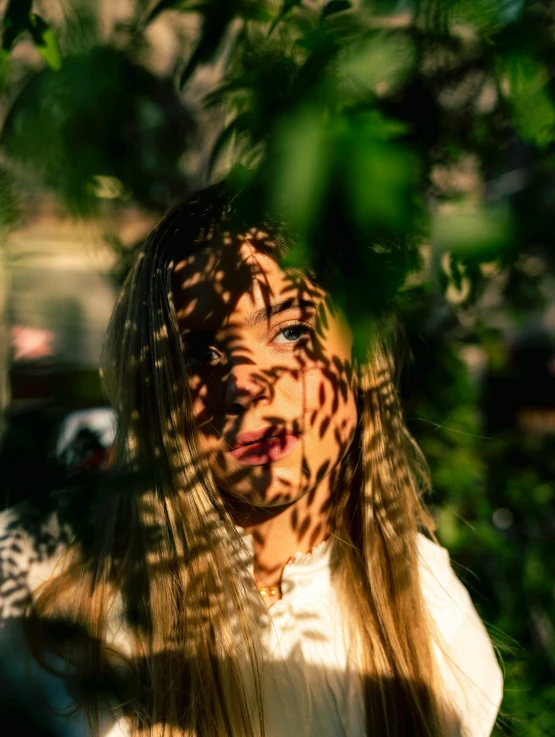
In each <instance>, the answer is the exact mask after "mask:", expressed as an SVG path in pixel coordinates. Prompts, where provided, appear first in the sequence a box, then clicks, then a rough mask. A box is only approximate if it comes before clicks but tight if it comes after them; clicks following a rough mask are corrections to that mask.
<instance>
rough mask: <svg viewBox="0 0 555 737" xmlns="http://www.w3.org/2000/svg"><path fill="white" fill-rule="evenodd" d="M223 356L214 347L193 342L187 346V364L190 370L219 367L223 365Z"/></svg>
mask: <svg viewBox="0 0 555 737" xmlns="http://www.w3.org/2000/svg"><path fill="white" fill-rule="evenodd" d="M223 360H224V356H223V354H222V353H221V352H220V351H219V350H218V349H217V348H214V346H211V345H207V344H206V343H202V342H200V341H193V342H191V343H188V344H186V346H185V362H186V364H187V366H189V367H190V368H198V367H201V366H218V365H220V364H221V363H223Z"/></svg>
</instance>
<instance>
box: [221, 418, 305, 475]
mask: <svg viewBox="0 0 555 737" xmlns="http://www.w3.org/2000/svg"><path fill="white" fill-rule="evenodd" d="M299 440H300V437H299V436H298V435H294V434H293V433H291V432H289V431H287V430H286V429H285V428H283V427H281V428H279V427H263V428H262V429H260V430H256V431H255V432H244V433H241V434H240V435H238V436H237V438H236V440H235V443H234V444H233V447H232V448H231V450H230V451H229V454H230V455H231V456H233V458H234V459H235V460H236V461H238V462H239V463H243V464H245V465H248V466H262V465H264V464H266V463H272V462H273V461H277V460H279V459H280V458H283V456H285V455H287V453H289V452H290V451H291V450H292V449H293V448H294V447H295V445H296V444H297V443H298V442H299Z"/></svg>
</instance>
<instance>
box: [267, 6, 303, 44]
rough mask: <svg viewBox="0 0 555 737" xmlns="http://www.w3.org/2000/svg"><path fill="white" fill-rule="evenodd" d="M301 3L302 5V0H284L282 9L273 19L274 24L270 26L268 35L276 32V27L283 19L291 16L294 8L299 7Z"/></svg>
mask: <svg viewBox="0 0 555 737" xmlns="http://www.w3.org/2000/svg"><path fill="white" fill-rule="evenodd" d="M299 5H302V0H283V5H282V6H281V10H280V11H279V13H278V14H277V15H276V17H275V18H274V20H273V21H272V25H271V26H270V30H269V31H268V36H270V35H271V34H272V33H273V32H274V29H275V27H276V26H277V25H278V24H279V23H281V21H282V20H286V19H287V18H290V17H291V14H292V13H293V10H294V9H295V8H298V7H299Z"/></svg>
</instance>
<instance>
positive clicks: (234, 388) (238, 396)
mask: <svg viewBox="0 0 555 737" xmlns="http://www.w3.org/2000/svg"><path fill="white" fill-rule="evenodd" d="M266 395H267V389H266V388H265V387H264V384H263V383H262V381H261V380H260V379H259V378H257V377H256V366H254V365H253V364H251V363H245V362H240V361H236V362H233V361H232V360H231V361H230V362H229V373H228V375H227V380H226V387H225V405H226V409H230V410H231V409H234V408H235V409H237V408H241V409H247V408H248V407H250V405H251V404H253V403H257V402H259V401H260V400H261V399H264V398H266Z"/></svg>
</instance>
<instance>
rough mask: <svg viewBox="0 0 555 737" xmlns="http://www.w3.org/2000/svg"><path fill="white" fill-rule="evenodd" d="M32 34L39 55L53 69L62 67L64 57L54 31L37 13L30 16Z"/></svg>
mask: <svg viewBox="0 0 555 737" xmlns="http://www.w3.org/2000/svg"><path fill="white" fill-rule="evenodd" d="M29 30H30V32H31V36H32V37H33V41H34V42H35V46H36V47H37V49H38V51H39V54H40V55H41V56H42V58H43V59H44V60H45V62H46V63H47V64H48V66H49V67H50V68H51V69H54V70H57V69H59V68H60V67H61V66H62V57H61V55H60V49H59V46H58V42H57V41H56V37H55V36H54V33H53V31H52V29H51V28H50V27H49V26H48V25H47V24H46V23H45V22H44V20H43V19H42V18H41V17H40V16H39V15H37V14H36V13H31V15H30V29H29Z"/></svg>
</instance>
